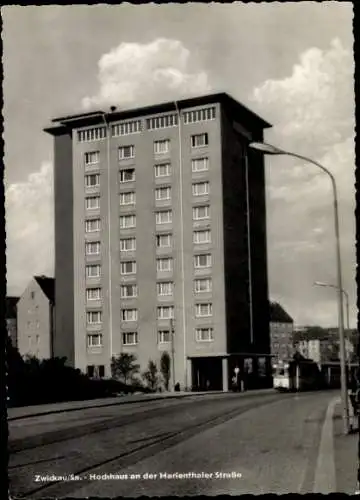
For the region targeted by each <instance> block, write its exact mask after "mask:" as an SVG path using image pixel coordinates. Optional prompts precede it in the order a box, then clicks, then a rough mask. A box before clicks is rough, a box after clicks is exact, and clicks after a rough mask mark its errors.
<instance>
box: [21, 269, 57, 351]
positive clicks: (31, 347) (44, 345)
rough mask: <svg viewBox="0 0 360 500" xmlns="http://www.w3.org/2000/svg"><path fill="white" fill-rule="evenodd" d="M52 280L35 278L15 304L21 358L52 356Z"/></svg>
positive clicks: (44, 277) (42, 277) (43, 277)
mask: <svg viewBox="0 0 360 500" xmlns="http://www.w3.org/2000/svg"><path fill="white" fill-rule="evenodd" d="M54 289H55V280H54V278H48V277H47V276H35V277H34V278H33V279H32V280H31V282H30V283H29V285H28V286H27V287H26V289H25V291H24V293H23V294H22V295H21V297H20V299H19V302H18V304H17V326H18V349H19V352H20V354H21V355H22V356H25V355H31V356H36V357H37V358H38V359H46V358H51V357H53V336H54V306H55V301H54Z"/></svg>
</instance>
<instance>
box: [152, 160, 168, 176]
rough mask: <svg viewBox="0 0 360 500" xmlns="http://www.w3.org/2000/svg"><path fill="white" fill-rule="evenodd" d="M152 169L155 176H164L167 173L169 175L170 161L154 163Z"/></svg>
mask: <svg viewBox="0 0 360 500" xmlns="http://www.w3.org/2000/svg"><path fill="white" fill-rule="evenodd" d="M154 170H155V177H166V176H168V175H171V165H170V163H163V164H161V165H155V167H154Z"/></svg>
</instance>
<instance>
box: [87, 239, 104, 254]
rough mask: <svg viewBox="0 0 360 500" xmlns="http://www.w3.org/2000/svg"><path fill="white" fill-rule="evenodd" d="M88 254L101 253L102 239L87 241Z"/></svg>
mask: <svg viewBox="0 0 360 500" xmlns="http://www.w3.org/2000/svg"><path fill="white" fill-rule="evenodd" d="M85 254H86V255H99V254H100V241H88V242H86V243H85Z"/></svg>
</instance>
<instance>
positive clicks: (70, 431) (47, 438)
mask: <svg viewBox="0 0 360 500" xmlns="http://www.w3.org/2000/svg"><path fill="white" fill-rule="evenodd" d="M269 396H272V394H267V395H265V396H264V397H269ZM234 397H236V395H233V394H232V395H231V396H230V397H228V398H225V397H224V398H216V399H208V400H202V401H201V405H202V406H203V407H204V406H208V405H214V404H218V402H222V401H224V400H228V401H231V400H233V399H234ZM245 397H246V399H250V398H254V397H258V396H257V395H256V394H251V393H250V394H247V395H246V396H245ZM188 403H189V404H193V403H194V399H190V398H189V399H187V400H184V399H182V400H179V401H171V403H170V404H169V403H167V405H166V406H164V403H162V405H161V406H159V407H156V408H149V407H148V405H147V404H143V405H141V406H137V407H136V408H135V409H136V410H137V411H136V412H135V413H131V414H126V415H117V416H115V417H104V419H103V420H101V421H96V422H93V423H90V424H89V423H85V424H82V425H79V424H76V425H74V426H71V427H67V428H65V429H60V430H55V431H47V432H45V433H42V434H40V435H39V434H38V435H35V436H28V437H24V438H19V439H10V441H9V444H8V451H9V453H10V454H15V453H21V452H23V451H26V450H33V449H36V448H39V447H42V446H46V445H52V444H56V443H61V442H63V441H68V440H72V439H75V438H81V437H85V436H89V435H91V434H97V433H101V432H104V431H107V430H109V427H111V428H112V429H114V428H118V427H125V426H128V425H131V424H135V423H139V422H141V421H143V420H145V419H147V418H153V417H156V415H160V416H165V415H167V414H170V413H172V412H173V410H174V408H176V407H181V406H184V405H186V404H188ZM196 403H197V402H195V404H196Z"/></svg>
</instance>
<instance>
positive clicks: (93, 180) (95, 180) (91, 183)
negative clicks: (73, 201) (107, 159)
mask: <svg viewBox="0 0 360 500" xmlns="http://www.w3.org/2000/svg"><path fill="white" fill-rule="evenodd" d="M99 186H100V174H90V175H85V187H87V188H94V187H99Z"/></svg>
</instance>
